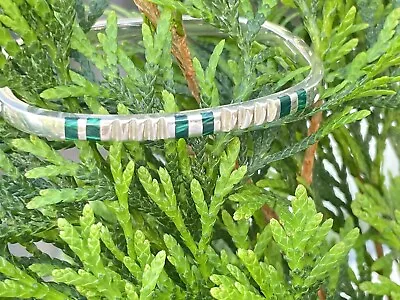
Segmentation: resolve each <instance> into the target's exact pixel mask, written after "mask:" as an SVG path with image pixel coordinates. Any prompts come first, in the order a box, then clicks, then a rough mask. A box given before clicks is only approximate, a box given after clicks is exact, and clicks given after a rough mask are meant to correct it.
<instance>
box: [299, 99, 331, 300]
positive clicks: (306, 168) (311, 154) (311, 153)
mask: <svg viewBox="0 0 400 300" xmlns="http://www.w3.org/2000/svg"><path fill="white" fill-rule="evenodd" d="M321 105H322V101H318V102H317V103H315V106H316V107H319V106H321ZM321 122H322V112H318V113H316V114H315V115H314V116H313V117H312V118H311V124H310V127H309V128H308V136H310V135H312V134H314V133H316V132H317V131H318V129H319V127H320V126H321ZM317 149H318V143H315V144H314V145H312V146H310V147H309V148H308V149H307V150H306V153H305V154H304V160H303V167H302V170H301V176H302V177H303V178H304V179H305V181H306V182H307V184H309V185H311V183H312V181H313V170H314V162H315V153H316V152H317ZM318 299H319V300H325V299H326V293H325V291H324V289H323V288H322V287H320V288H319V290H318Z"/></svg>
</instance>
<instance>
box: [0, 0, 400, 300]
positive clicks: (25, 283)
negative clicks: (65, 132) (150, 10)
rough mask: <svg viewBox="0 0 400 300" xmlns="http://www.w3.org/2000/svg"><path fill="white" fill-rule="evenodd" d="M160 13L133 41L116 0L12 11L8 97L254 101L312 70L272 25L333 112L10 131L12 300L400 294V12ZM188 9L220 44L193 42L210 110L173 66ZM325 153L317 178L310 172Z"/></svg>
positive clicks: (137, 109)
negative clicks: (295, 41)
mask: <svg viewBox="0 0 400 300" xmlns="http://www.w3.org/2000/svg"><path fill="white" fill-rule="evenodd" d="M151 2H152V3H153V4H155V5H157V7H158V9H159V11H160V15H159V17H158V21H157V24H156V25H155V24H153V23H152V22H151V20H149V18H148V17H146V16H143V18H144V22H143V25H142V27H141V33H142V37H141V38H140V39H136V40H133V41H130V42H128V43H127V42H126V41H125V42H121V39H122V38H123V37H124V35H126V33H123V32H121V31H122V30H119V28H118V17H117V13H116V11H115V10H113V9H109V7H110V5H109V3H108V1H106V0H91V1H89V2H88V3H86V4H85V3H83V1H82V0H74V1H65V0H1V1H0V48H1V50H2V51H0V86H1V87H5V86H8V87H10V88H11V89H12V90H13V92H14V93H15V94H16V95H18V96H19V97H21V98H22V99H24V101H26V102H28V103H30V104H33V105H36V106H39V107H43V108H49V109H54V110H59V111H69V112H90V113H100V114H109V113H112V114H121V115H124V114H131V113H154V112H171V113H173V112H178V111H182V110H185V109H190V108H206V107H215V106H218V105H223V104H229V103H237V102H243V101H248V100H250V99H252V98H255V97H258V96H262V95H265V94H269V93H272V92H275V91H278V90H280V89H282V88H285V87H287V86H288V85H290V84H292V83H293V82H297V81H299V80H301V79H302V78H303V77H304V74H306V73H307V71H308V70H309V68H308V67H304V66H302V65H299V64H298V63H297V62H296V61H294V60H293V59H292V58H290V57H288V56H287V55H285V53H284V52H283V51H282V49H280V48H279V47H278V46H276V47H265V46H263V45H261V44H259V43H258V42H257V34H258V32H259V30H260V27H261V25H262V24H263V22H264V21H266V20H269V21H272V22H275V23H279V24H282V25H284V26H286V27H287V28H288V29H290V30H291V31H293V32H294V33H295V34H297V35H299V36H300V37H301V38H303V39H304V40H305V41H307V42H308V43H309V44H310V45H311V47H313V49H314V51H315V53H316V55H318V56H319V57H320V58H321V59H322V61H323V64H324V68H325V76H324V86H323V87H322V88H321V90H320V93H321V102H320V103H321V105H318V106H313V107H311V108H308V109H306V110H305V111H303V112H300V113H297V114H294V115H289V116H287V117H285V118H284V119H282V120H279V121H275V122H272V123H270V124H268V126H265V127H264V128H261V129H259V130H254V131H248V132H234V133H228V134H216V135H212V136H209V137H203V138H192V139H179V140H166V141H158V142H143V143H138V142H129V143H119V142H112V143H102V142H84V141H76V142H72V141H67V142H59V141H47V140H46V139H43V138H39V137H37V136H29V135H27V134H25V133H23V132H20V131H17V130H16V129H13V128H12V127H10V126H9V125H8V124H7V123H5V122H4V121H3V120H1V119H0V298H17V299H140V300H142V299H212V298H214V299H318V298H320V299H349V297H350V298H351V299H381V298H382V296H385V295H386V296H390V297H391V298H392V299H400V285H399V284H397V283H396V282H395V281H394V280H392V279H393V276H392V275H393V273H395V271H396V269H397V268H398V262H399V252H400V202H399V200H398V197H399V196H398V195H399V194H398V193H399V192H400V187H399V186H400V185H399V186H398V185H397V184H399V183H400V177H399V175H398V171H399V166H398V165H396V164H395V163H394V161H396V162H397V163H398V161H399V158H400V129H399V128H400V127H399V122H400V119H399V116H398V114H397V109H398V106H399V104H400V97H399V82H400V73H399V65H400V35H399V31H400V25H399V22H400V2H399V1H397V0H393V1H386V0H376V1H367V0H326V1H318V0H282V1H280V2H279V1H274V0H187V1H178V0H162V1H161V0H151ZM148 4H149V3H148ZM107 9H108V10H107ZM105 10H107V11H106V12H105ZM118 11H120V10H118ZM123 13H124V14H125V13H126V12H123ZM103 14H105V15H106V16H107V25H106V29H105V30H104V31H102V32H99V33H98V34H97V35H96V34H95V33H94V32H93V31H92V30H90V29H91V27H92V25H93V24H94V23H95V22H96V21H97V20H98V18H99V17H101V16H102V15H103ZM182 15H189V16H191V17H197V18H202V19H203V20H204V22H206V23H208V24H210V25H211V26H213V27H215V28H216V29H217V30H218V31H220V32H222V33H224V37H217V38H215V37H213V38H210V37H197V38H195V37H191V36H190V32H187V34H188V39H189V40H190V45H191V49H190V50H191V53H192V55H193V59H192V62H191V63H192V64H193V69H194V72H195V75H196V81H197V83H198V85H199V90H200V101H199V102H197V101H196V99H194V97H193V96H192V94H191V92H190V90H189V88H188V86H187V83H186V81H185V76H184V74H182V70H181V68H180V66H179V63H178V62H177V60H176V59H175V58H174V56H173V55H172V54H171V51H172V50H173V47H174V44H173V41H174V38H175V36H174V34H173V30H171V29H172V28H174V30H176V32H178V33H179V32H180V30H182V29H183V28H182V23H181V16H182ZM240 17H245V18H247V19H248V22H247V24H244V25H243V24H241V23H240ZM183 26H185V25H184V22H183ZM317 113H322V115H323V121H322V124H321V126H320V128H319V129H318V130H317V131H316V132H315V133H312V134H308V132H307V127H308V126H307V125H308V122H307V121H308V120H309V117H311V116H313V115H315V114H317ZM317 142H318V143H319V144H318V150H317V155H316V158H315V166H314V169H313V177H312V179H313V180H312V183H311V184H310V183H309V182H307V181H306V180H305V178H303V177H302V176H301V175H300V174H301V171H302V170H301V168H302V162H303V159H304V150H306V149H307V148H308V147H309V146H311V145H313V144H315V143H317ZM65 151H76V152H77V153H78V154H79V160H75V161H72V160H70V159H68V158H66V157H65V155H64V154H65ZM389 151H391V157H393V158H390V159H388V155H387V154H388V152H389ZM387 165H393V166H392V172H393V173H392V174H391V173H388V172H387V171H386V168H387ZM309 196H310V197H309ZM39 242H45V243H49V244H53V245H54V246H55V247H57V248H58V250H59V251H60V252H61V254H60V255H59V256H57V257H52V256H50V255H49V253H46V251H44V250H43V248H41V246H40V245H41V243H39ZM12 244H19V245H21V246H22V247H24V248H25V249H26V251H27V253H28V254H27V255H25V256H18V255H16V254H15V253H13V252H12V251H11V250H10V245H12ZM370 245H373V248H374V251H375V252H376V253H375V254H374V251H372V250H371V247H370ZM349 252H350V253H352V255H351V259H350V263H349V256H348V254H349Z"/></svg>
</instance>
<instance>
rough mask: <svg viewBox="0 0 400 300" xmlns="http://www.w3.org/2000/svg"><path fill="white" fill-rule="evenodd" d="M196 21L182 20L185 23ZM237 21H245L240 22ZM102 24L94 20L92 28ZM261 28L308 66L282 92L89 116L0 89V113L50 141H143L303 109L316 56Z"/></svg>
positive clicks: (282, 33) (313, 83) (310, 95)
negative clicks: (202, 105) (187, 107)
mask: <svg viewBox="0 0 400 300" xmlns="http://www.w3.org/2000/svg"><path fill="white" fill-rule="evenodd" d="M191 21H198V20H195V19H190V18H188V19H186V20H185V22H191ZM242 22H245V21H244V20H242ZM141 23H142V20H141V19H121V20H119V22H118V25H119V27H129V26H139V25H140V24H141ZM104 27H105V23H104V22H99V23H96V25H95V26H94V29H95V30H101V29H103V28H104ZM262 30H264V31H266V32H268V33H270V34H273V35H274V36H275V37H277V38H279V39H281V40H282V42H283V43H284V45H285V46H286V47H287V48H288V50H289V51H290V52H292V53H293V54H294V55H299V56H300V57H302V58H304V59H305V61H306V62H307V63H308V64H309V65H310V66H311V70H310V73H309V74H308V76H307V77H306V78H305V79H304V80H303V81H301V82H300V83H299V84H296V85H294V86H292V87H290V88H288V89H286V90H283V91H281V92H278V93H275V94H271V95H268V96H265V97H261V98H258V99H254V100H251V101H248V102H244V103H239V104H231V105H224V106H219V107H216V108H212V109H198V110H191V111H184V112H180V113H177V114H165V113H162V114H136V115H93V114H72V113H62V112H56V111H51V110H46V109H41V108H37V107H34V106H31V105H28V104H26V103H25V102H23V101H21V100H20V99H18V98H17V97H16V96H15V95H14V94H13V93H12V91H11V90H10V89H9V88H3V89H0V115H1V116H2V117H3V118H4V119H5V120H6V121H7V122H8V123H10V124H11V125H12V126H14V127H16V128H18V129H19V130H21V131H24V132H27V133H30V134H34V135H38V136H42V137H45V138H48V139H50V140H94V141H146V140H161V139H171V138H186V137H195V136H202V135H209V134H213V133H217V132H230V131H233V130H243V129H248V128H252V127H257V126H262V125H263V124H266V123H268V122H272V121H275V120H278V119H280V118H283V117H285V116H287V115H289V114H293V113H295V112H297V111H301V110H304V109H305V108H306V107H307V106H309V105H311V104H312V103H314V102H315V101H316V100H317V99H318V90H317V87H318V85H319V84H320V82H321V80H322V78H323V67H322V63H321V61H320V60H319V58H318V57H316V56H315V55H313V53H312V51H311V49H310V48H309V47H308V46H307V45H306V43H305V42H303V41H302V40H301V39H300V38H298V37H296V36H295V35H293V34H292V33H290V32H289V31H287V30H286V29H284V28H283V27H281V26H278V25H275V24H272V23H270V22H265V23H264V24H263V26H262Z"/></svg>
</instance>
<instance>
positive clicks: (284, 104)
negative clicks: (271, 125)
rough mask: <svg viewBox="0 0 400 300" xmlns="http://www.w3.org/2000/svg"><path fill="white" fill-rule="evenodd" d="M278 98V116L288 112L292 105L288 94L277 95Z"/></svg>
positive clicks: (283, 115)
mask: <svg viewBox="0 0 400 300" xmlns="http://www.w3.org/2000/svg"><path fill="white" fill-rule="evenodd" d="M279 100H280V101H281V113H280V117H281V118H282V117H285V116H287V115H288V114H290V109H291V106H292V101H291V100H290V97H289V96H288V95H285V96H282V97H279Z"/></svg>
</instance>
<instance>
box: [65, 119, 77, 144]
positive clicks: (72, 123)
mask: <svg viewBox="0 0 400 300" xmlns="http://www.w3.org/2000/svg"><path fill="white" fill-rule="evenodd" d="M64 132H65V139H66V140H77V139H78V119H76V118H65V122H64Z"/></svg>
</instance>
